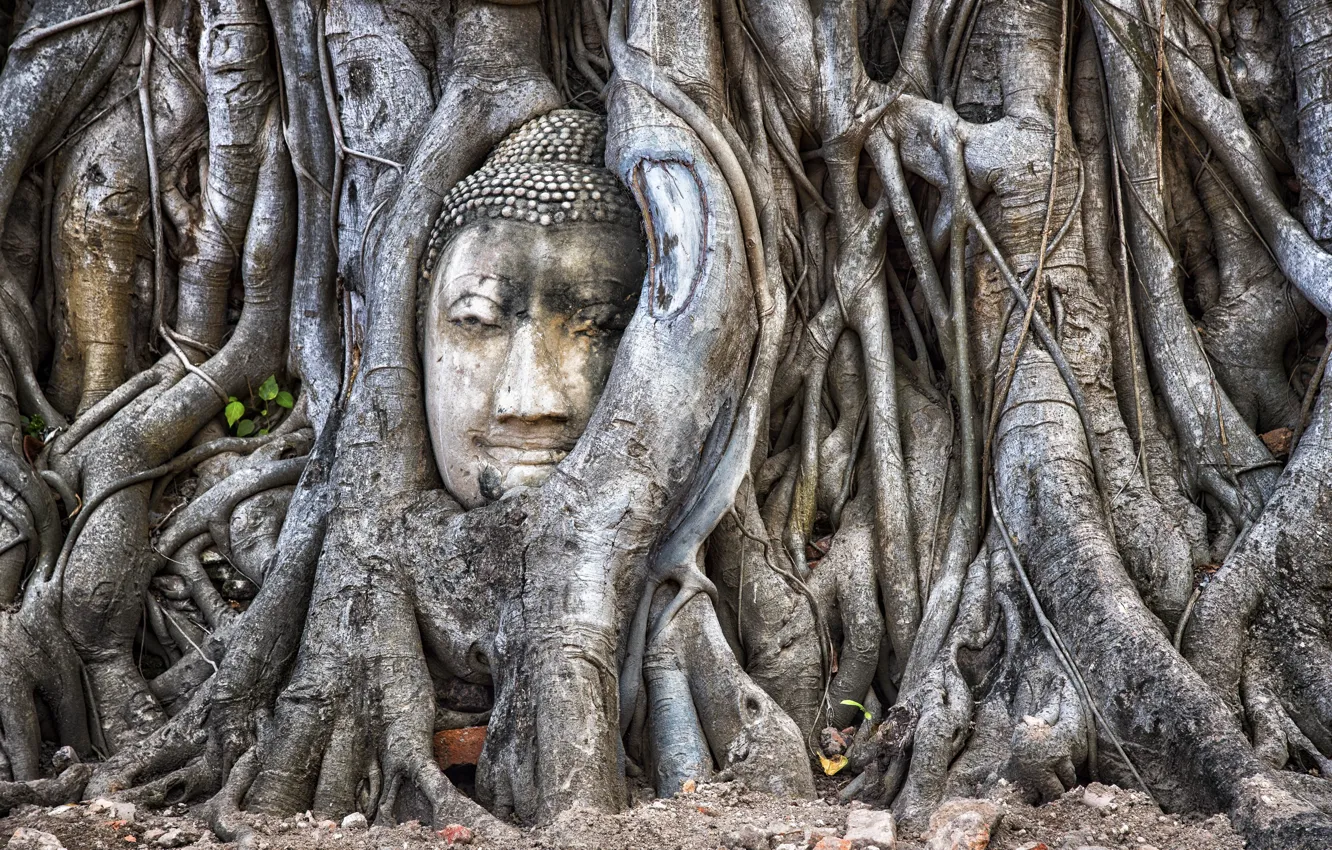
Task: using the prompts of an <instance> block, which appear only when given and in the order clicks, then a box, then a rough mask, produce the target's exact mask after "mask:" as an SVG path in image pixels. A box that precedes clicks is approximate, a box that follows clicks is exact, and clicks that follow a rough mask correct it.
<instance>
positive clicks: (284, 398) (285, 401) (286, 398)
mask: <svg viewBox="0 0 1332 850" xmlns="http://www.w3.org/2000/svg"><path fill="white" fill-rule="evenodd" d="M277 403H278V407H285V408H288V409H290V408H291V406H292V405H294V404H295V403H296V399H294V398H292V397H291V393H289V392H287V391H286V390H283V391H282V392H280V393H278V394H277Z"/></svg>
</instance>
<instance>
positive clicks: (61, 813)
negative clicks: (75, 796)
mask: <svg viewBox="0 0 1332 850" xmlns="http://www.w3.org/2000/svg"><path fill="white" fill-rule="evenodd" d="M78 809H79V807H78V806H76V805H74V804H73V803H66V804H65V805H63V806H56V807H55V808H54V809H51V810H50V811H48V812H47V813H46V814H47V815H48V816H49V817H53V818H60V817H69V813H70V812H76V811H78Z"/></svg>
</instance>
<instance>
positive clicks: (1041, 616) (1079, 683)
mask: <svg viewBox="0 0 1332 850" xmlns="http://www.w3.org/2000/svg"><path fill="white" fill-rule="evenodd" d="M998 490H999V488H998V486H997V485H996V484H995V483H994V479H993V478H991V479H990V491H991V492H990V513H991V515H992V516H993V517H994V521H995V524H996V525H998V526H999V535H1000V536H1001V537H1003V539H1004V547H1005V548H1007V549H1008V557H1009V558H1010V559H1012V561H1013V568H1014V570H1016V571H1017V574H1018V578H1020V579H1021V580H1022V589H1023V590H1024V591H1026V594H1027V600H1028V601H1029V602H1030V603H1031V608H1032V611H1034V612H1035V614H1036V621H1037V622H1038V623H1040V625H1041V634H1042V635H1044V637H1045V640H1046V642H1047V643H1049V645H1050V649H1051V651H1053V652H1054V654H1055V658H1056V659H1058V661H1059V666H1061V667H1063V668H1064V674H1065V675H1066V676H1068V678H1069V681H1071V682H1072V683H1073V687H1074V688H1075V689H1076V690H1077V692H1078V698H1079V699H1081V700H1082V704H1083V706H1084V707H1085V708H1086V709H1087V710H1088V711H1090V712H1091V714H1092V716H1093V717H1095V718H1096V722H1098V723H1100V724H1101V728H1102V730H1104V732H1105V735H1106V737H1107V738H1109V739H1110V743H1111V744H1113V745H1114V747H1115V752H1117V753H1118V754H1119V757H1120V758H1121V759H1123V760H1124V764H1126V765H1128V769H1129V772H1131V773H1132V774H1133V778H1134V779H1135V780H1137V783H1138V785H1140V786H1141V787H1142V790H1143V792H1144V793H1145V794H1146V795H1147V796H1148V797H1150V798H1151V800H1152V802H1156V797H1155V796H1153V795H1152V789H1151V788H1149V787H1147V783H1146V781H1145V780H1143V778H1142V774H1140V773H1138V768H1137V767H1135V766H1134V764H1133V760H1132V759H1130V758H1129V756H1128V753H1126V752H1124V743H1123V741H1121V740H1120V738H1119V736H1118V735H1117V734H1115V730H1114V729H1112V728H1111V727H1110V724H1109V723H1107V722H1106V719H1105V717H1104V716H1103V715H1102V714H1101V709H1100V708H1099V707H1098V706H1097V705H1096V703H1095V702H1094V701H1093V700H1092V698H1091V693H1090V692H1089V691H1088V690H1087V683H1086V681H1085V680H1084V679H1083V678H1082V672H1081V671H1080V670H1079V669H1078V665H1077V662H1076V661H1074V660H1073V655H1072V653H1070V652H1069V651H1068V647H1067V646H1065V645H1064V640H1063V638H1061V637H1060V636H1059V630H1058V629H1056V628H1055V625H1054V623H1052V622H1050V619H1049V618H1048V617H1046V616H1045V609H1044V608H1043V607H1042V606H1041V601H1040V599H1038V598H1037V597H1036V590H1035V588H1033V587H1032V586H1031V579H1030V578H1028V577H1027V570H1026V567H1024V566H1023V564H1022V559H1021V558H1020V557H1018V553H1017V548H1016V547H1015V545H1014V541H1013V535H1012V534H1011V533H1010V532H1009V530H1008V526H1007V525H1005V524H1004V518H1003V515H1002V513H1001V512H1000V510H999V499H998ZM1087 757H1088V759H1089V760H1091V762H1092V764H1093V765H1094V764H1095V761H1096V731H1095V729H1094V728H1089V729H1088V730H1087ZM1158 805H1159V803H1158Z"/></svg>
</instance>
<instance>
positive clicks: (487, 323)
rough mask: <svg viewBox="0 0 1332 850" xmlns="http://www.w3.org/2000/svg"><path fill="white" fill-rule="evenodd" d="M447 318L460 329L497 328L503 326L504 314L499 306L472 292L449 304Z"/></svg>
mask: <svg viewBox="0 0 1332 850" xmlns="http://www.w3.org/2000/svg"><path fill="white" fill-rule="evenodd" d="M447 318H448V320H449V322H450V323H452V324H454V325H456V326H458V327H460V328H469V329H471V328H476V329H480V328H498V327H499V326H500V325H501V324H503V320H504V312H503V310H501V309H500V305H499V304H497V303H495V302H494V301H492V300H491V299H489V298H487V297H486V296H484V295H478V294H476V293H474V292H473V293H468V294H466V295H463V296H462V297H460V298H458V299H457V300H456V301H454V302H453V303H452V304H450V305H449V311H448V315H447Z"/></svg>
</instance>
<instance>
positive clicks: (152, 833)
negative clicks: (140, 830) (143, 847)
mask: <svg viewBox="0 0 1332 850" xmlns="http://www.w3.org/2000/svg"><path fill="white" fill-rule="evenodd" d="M165 834H166V830H165V829H156V828H154V829H150V830H148V831H147V832H145V833H144V834H143V840H144V841H156V840H157V839H159V838H161V837H162V836H163V835H165Z"/></svg>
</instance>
